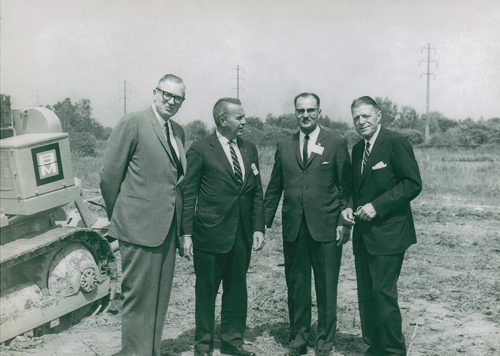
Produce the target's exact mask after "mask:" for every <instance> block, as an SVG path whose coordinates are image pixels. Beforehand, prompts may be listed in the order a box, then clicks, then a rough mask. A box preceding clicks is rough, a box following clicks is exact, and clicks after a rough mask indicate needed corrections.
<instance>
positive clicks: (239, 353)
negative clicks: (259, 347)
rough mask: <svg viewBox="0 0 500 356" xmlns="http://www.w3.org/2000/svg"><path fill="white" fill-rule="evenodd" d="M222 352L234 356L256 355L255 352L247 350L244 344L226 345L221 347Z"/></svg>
mask: <svg viewBox="0 0 500 356" xmlns="http://www.w3.org/2000/svg"><path fill="white" fill-rule="evenodd" d="M220 353H221V354H223V355H233V356H255V352H252V351H248V350H245V349H244V348H243V346H238V347H236V346H230V345H224V346H221V348H220Z"/></svg>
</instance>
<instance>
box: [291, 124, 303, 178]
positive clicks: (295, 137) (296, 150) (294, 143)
mask: <svg viewBox="0 0 500 356" xmlns="http://www.w3.org/2000/svg"><path fill="white" fill-rule="evenodd" d="M292 151H293V153H294V155H295V158H296V159H297V163H298V164H299V166H300V168H302V169H304V162H302V157H301V155H300V142H299V132H297V133H295V134H294V135H293V136H292Z"/></svg>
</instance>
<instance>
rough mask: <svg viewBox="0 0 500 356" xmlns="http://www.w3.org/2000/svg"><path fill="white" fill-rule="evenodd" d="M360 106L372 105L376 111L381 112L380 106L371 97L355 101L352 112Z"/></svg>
mask: <svg viewBox="0 0 500 356" xmlns="http://www.w3.org/2000/svg"><path fill="white" fill-rule="evenodd" d="M360 105H371V106H373V107H374V108H375V109H377V110H379V111H380V107H379V106H378V104H377V102H376V101H375V100H374V99H373V98H372V97H371V96H367V95H366V96H362V97H359V98H357V99H354V101H353V102H352V104H351V110H352V109H354V108H355V107H358V106H360Z"/></svg>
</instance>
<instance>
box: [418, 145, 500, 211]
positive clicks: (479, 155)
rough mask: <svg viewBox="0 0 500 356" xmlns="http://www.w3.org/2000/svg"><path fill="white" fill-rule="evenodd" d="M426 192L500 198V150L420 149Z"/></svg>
mask: <svg viewBox="0 0 500 356" xmlns="http://www.w3.org/2000/svg"><path fill="white" fill-rule="evenodd" d="M415 155H416V157H417V161H418V163H419V166H420V171H421V175H422V182H423V191H422V194H425V195H436V194H437V195H442V194H446V195H451V196H457V197H458V196H459V197H461V198H470V199H480V200H490V199H493V200H496V201H497V203H498V200H500V149H499V148H496V149H492V150H491V152H488V153H485V150H484V149H473V150H471V149H463V148H462V149H437V148H418V149H416V150H415Z"/></svg>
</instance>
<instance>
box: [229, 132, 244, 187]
mask: <svg viewBox="0 0 500 356" xmlns="http://www.w3.org/2000/svg"><path fill="white" fill-rule="evenodd" d="M235 144H236V142H234V141H229V151H230V152H231V160H232V161H233V170H234V175H235V176H236V180H237V181H238V183H239V184H240V185H242V184H243V176H242V174H241V166H240V162H239V161H238V156H236V150H235V149H234V146H233V145H235Z"/></svg>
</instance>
